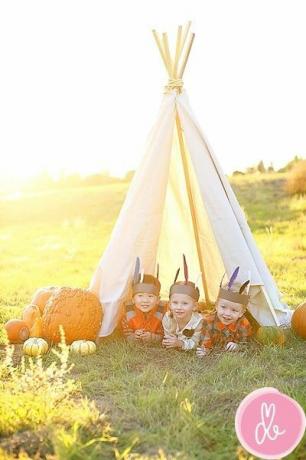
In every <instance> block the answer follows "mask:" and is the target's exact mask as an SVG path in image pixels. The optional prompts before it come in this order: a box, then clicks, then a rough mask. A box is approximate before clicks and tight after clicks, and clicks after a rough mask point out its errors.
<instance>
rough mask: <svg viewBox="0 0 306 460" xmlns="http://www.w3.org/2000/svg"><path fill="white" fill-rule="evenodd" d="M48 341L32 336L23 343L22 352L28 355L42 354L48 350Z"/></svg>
mask: <svg viewBox="0 0 306 460" xmlns="http://www.w3.org/2000/svg"><path fill="white" fill-rule="evenodd" d="M48 348H49V346H48V343H47V342H46V341H45V340H44V339H40V338H35V337H32V338H30V339H28V340H26V341H25V342H24V344H23V352H24V353H25V354H26V355H29V356H40V355H44V354H45V353H47V351H48Z"/></svg>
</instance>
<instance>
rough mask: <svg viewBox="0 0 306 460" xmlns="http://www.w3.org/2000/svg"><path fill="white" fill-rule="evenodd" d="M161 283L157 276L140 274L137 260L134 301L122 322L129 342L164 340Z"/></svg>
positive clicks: (127, 309) (126, 308) (133, 290)
mask: <svg viewBox="0 0 306 460" xmlns="http://www.w3.org/2000/svg"><path fill="white" fill-rule="evenodd" d="M160 287H161V286H160V282H159V279H158V270H157V276H156V277H155V276H153V275H148V274H142V275H141V273H140V260H139V258H137V260H136V266H135V273H134V279H133V283H132V293H133V300H132V303H131V304H127V305H126V306H125V314H124V317H123V319H122V321H121V327H122V330H123V333H124V336H125V337H126V339H127V340H129V341H138V342H159V341H161V340H162V317H163V310H164V309H163V307H162V306H161V305H160V297H159V293H160Z"/></svg>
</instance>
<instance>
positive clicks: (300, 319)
mask: <svg viewBox="0 0 306 460" xmlns="http://www.w3.org/2000/svg"><path fill="white" fill-rule="evenodd" d="M291 326H292V329H293V330H294V332H295V333H296V335H298V336H299V337H302V339H306V302H303V303H301V304H300V305H299V306H298V307H296V309H295V310H294V313H293V315H292V318H291Z"/></svg>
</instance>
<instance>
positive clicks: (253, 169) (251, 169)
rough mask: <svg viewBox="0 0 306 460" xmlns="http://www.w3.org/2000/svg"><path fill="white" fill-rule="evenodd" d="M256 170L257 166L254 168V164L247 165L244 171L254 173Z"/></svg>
mask: <svg viewBox="0 0 306 460" xmlns="http://www.w3.org/2000/svg"><path fill="white" fill-rule="evenodd" d="M256 171H257V168H255V167H254V166H249V167H248V168H247V169H246V173H247V174H254V173H255V172H256Z"/></svg>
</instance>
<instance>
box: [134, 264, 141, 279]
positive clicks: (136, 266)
mask: <svg viewBox="0 0 306 460" xmlns="http://www.w3.org/2000/svg"><path fill="white" fill-rule="evenodd" d="M139 271H140V259H139V257H136V263H135V270H134V284H136V283H138V281H139Z"/></svg>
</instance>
